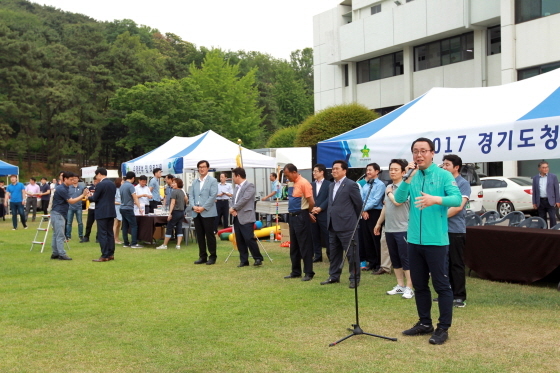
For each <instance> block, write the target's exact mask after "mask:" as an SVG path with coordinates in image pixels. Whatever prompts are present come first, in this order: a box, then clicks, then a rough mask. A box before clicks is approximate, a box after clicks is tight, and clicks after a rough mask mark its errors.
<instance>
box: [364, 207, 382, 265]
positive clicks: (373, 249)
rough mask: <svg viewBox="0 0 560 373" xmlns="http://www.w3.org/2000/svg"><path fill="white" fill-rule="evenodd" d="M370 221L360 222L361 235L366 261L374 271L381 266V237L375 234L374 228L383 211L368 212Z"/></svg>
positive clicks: (373, 210)
mask: <svg viewBox="0 0 560 373" xmlns="http://www.w3.org/2000/svg"><path fill="white" fill-rule="evenodd" d="M367 213H368V214H369V219H367V220H364V219H362V220H360V233H361V234H362V242H363V245H364V248H363V252H364V254H365V260H366V261H368V262H369V266H370V267H371V268H372V269H378V268H379V266H380V265H381V235H379V236H376V235H374V234H373V228H375V224H377V221H378V220H379V216H380V215H381V210H377V209H372V210H369V211H367Z"/></svg>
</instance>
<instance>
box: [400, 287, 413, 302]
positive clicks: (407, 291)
mask: <svg viewBox="0 0 560 373" xmlns="http://www.w3.org/2000/svg"><path fill="white" fill-rule="evenodd" d="M402 297H403V298H404V299H410V298H412V297H414V290H412V289H411V288H409V287H408V286H407V287H405V288H404V293H403V295H402Z"/></svg>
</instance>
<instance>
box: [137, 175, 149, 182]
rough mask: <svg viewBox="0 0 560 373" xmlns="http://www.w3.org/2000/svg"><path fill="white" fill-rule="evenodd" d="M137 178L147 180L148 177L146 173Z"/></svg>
mask: <svg viewBox="0 0 560 373" xmlns="http://www.w3.org/2000/svg"><path fill="white" fill-rule="evenodd" d="M138 180H146V181H148V177H147V176H146V175H141V176H140V177H139V178H138Z"/></svg>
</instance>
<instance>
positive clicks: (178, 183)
mask: <svg viewBox="0 0 560 373" xmlns="http://www.w3.org/2000/svg"><path fill="white" fill-rule="evenodd" d="M173 181H174V182H175V184H177V188H179V189H183V180H181V179H179V178H178V177H176V178H174V179H173Z"/></svg>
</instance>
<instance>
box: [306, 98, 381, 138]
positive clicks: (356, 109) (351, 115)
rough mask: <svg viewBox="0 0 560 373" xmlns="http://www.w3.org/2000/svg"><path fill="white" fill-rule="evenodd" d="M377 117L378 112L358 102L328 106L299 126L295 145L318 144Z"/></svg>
mask: <svg viewBox="0 0 560 373" xmlns="http://www.w3.org/2000/svg"><path fill="white" fill-rule="evenodd" d="M377 118H379V114H378V113H377V112H375V111H371V110H369V109H368V108H366V107H365V106H363V105H360V104H356V103H353V104H345V105H337V106H331V107H328V108H326V109H324V110H321V111H320V112H318V113H317V114H315V115H313V116H311V117H309V118H307V119H306V120H305V122H303V123H302V124H301V125H300V126H299V128H298V133H297V137H296V141H295V146H312V145H316V144H317V143H318V142H320V141H323V140H326V139H329V138H331V137H334V136H337V135H340V134H342V133H344V132H347V131H350V130H351V129H354V128H356V127H359V126H361V125H363V124H366V123H368V122H371V121H372V120H374V119H377Z"/></svg>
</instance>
